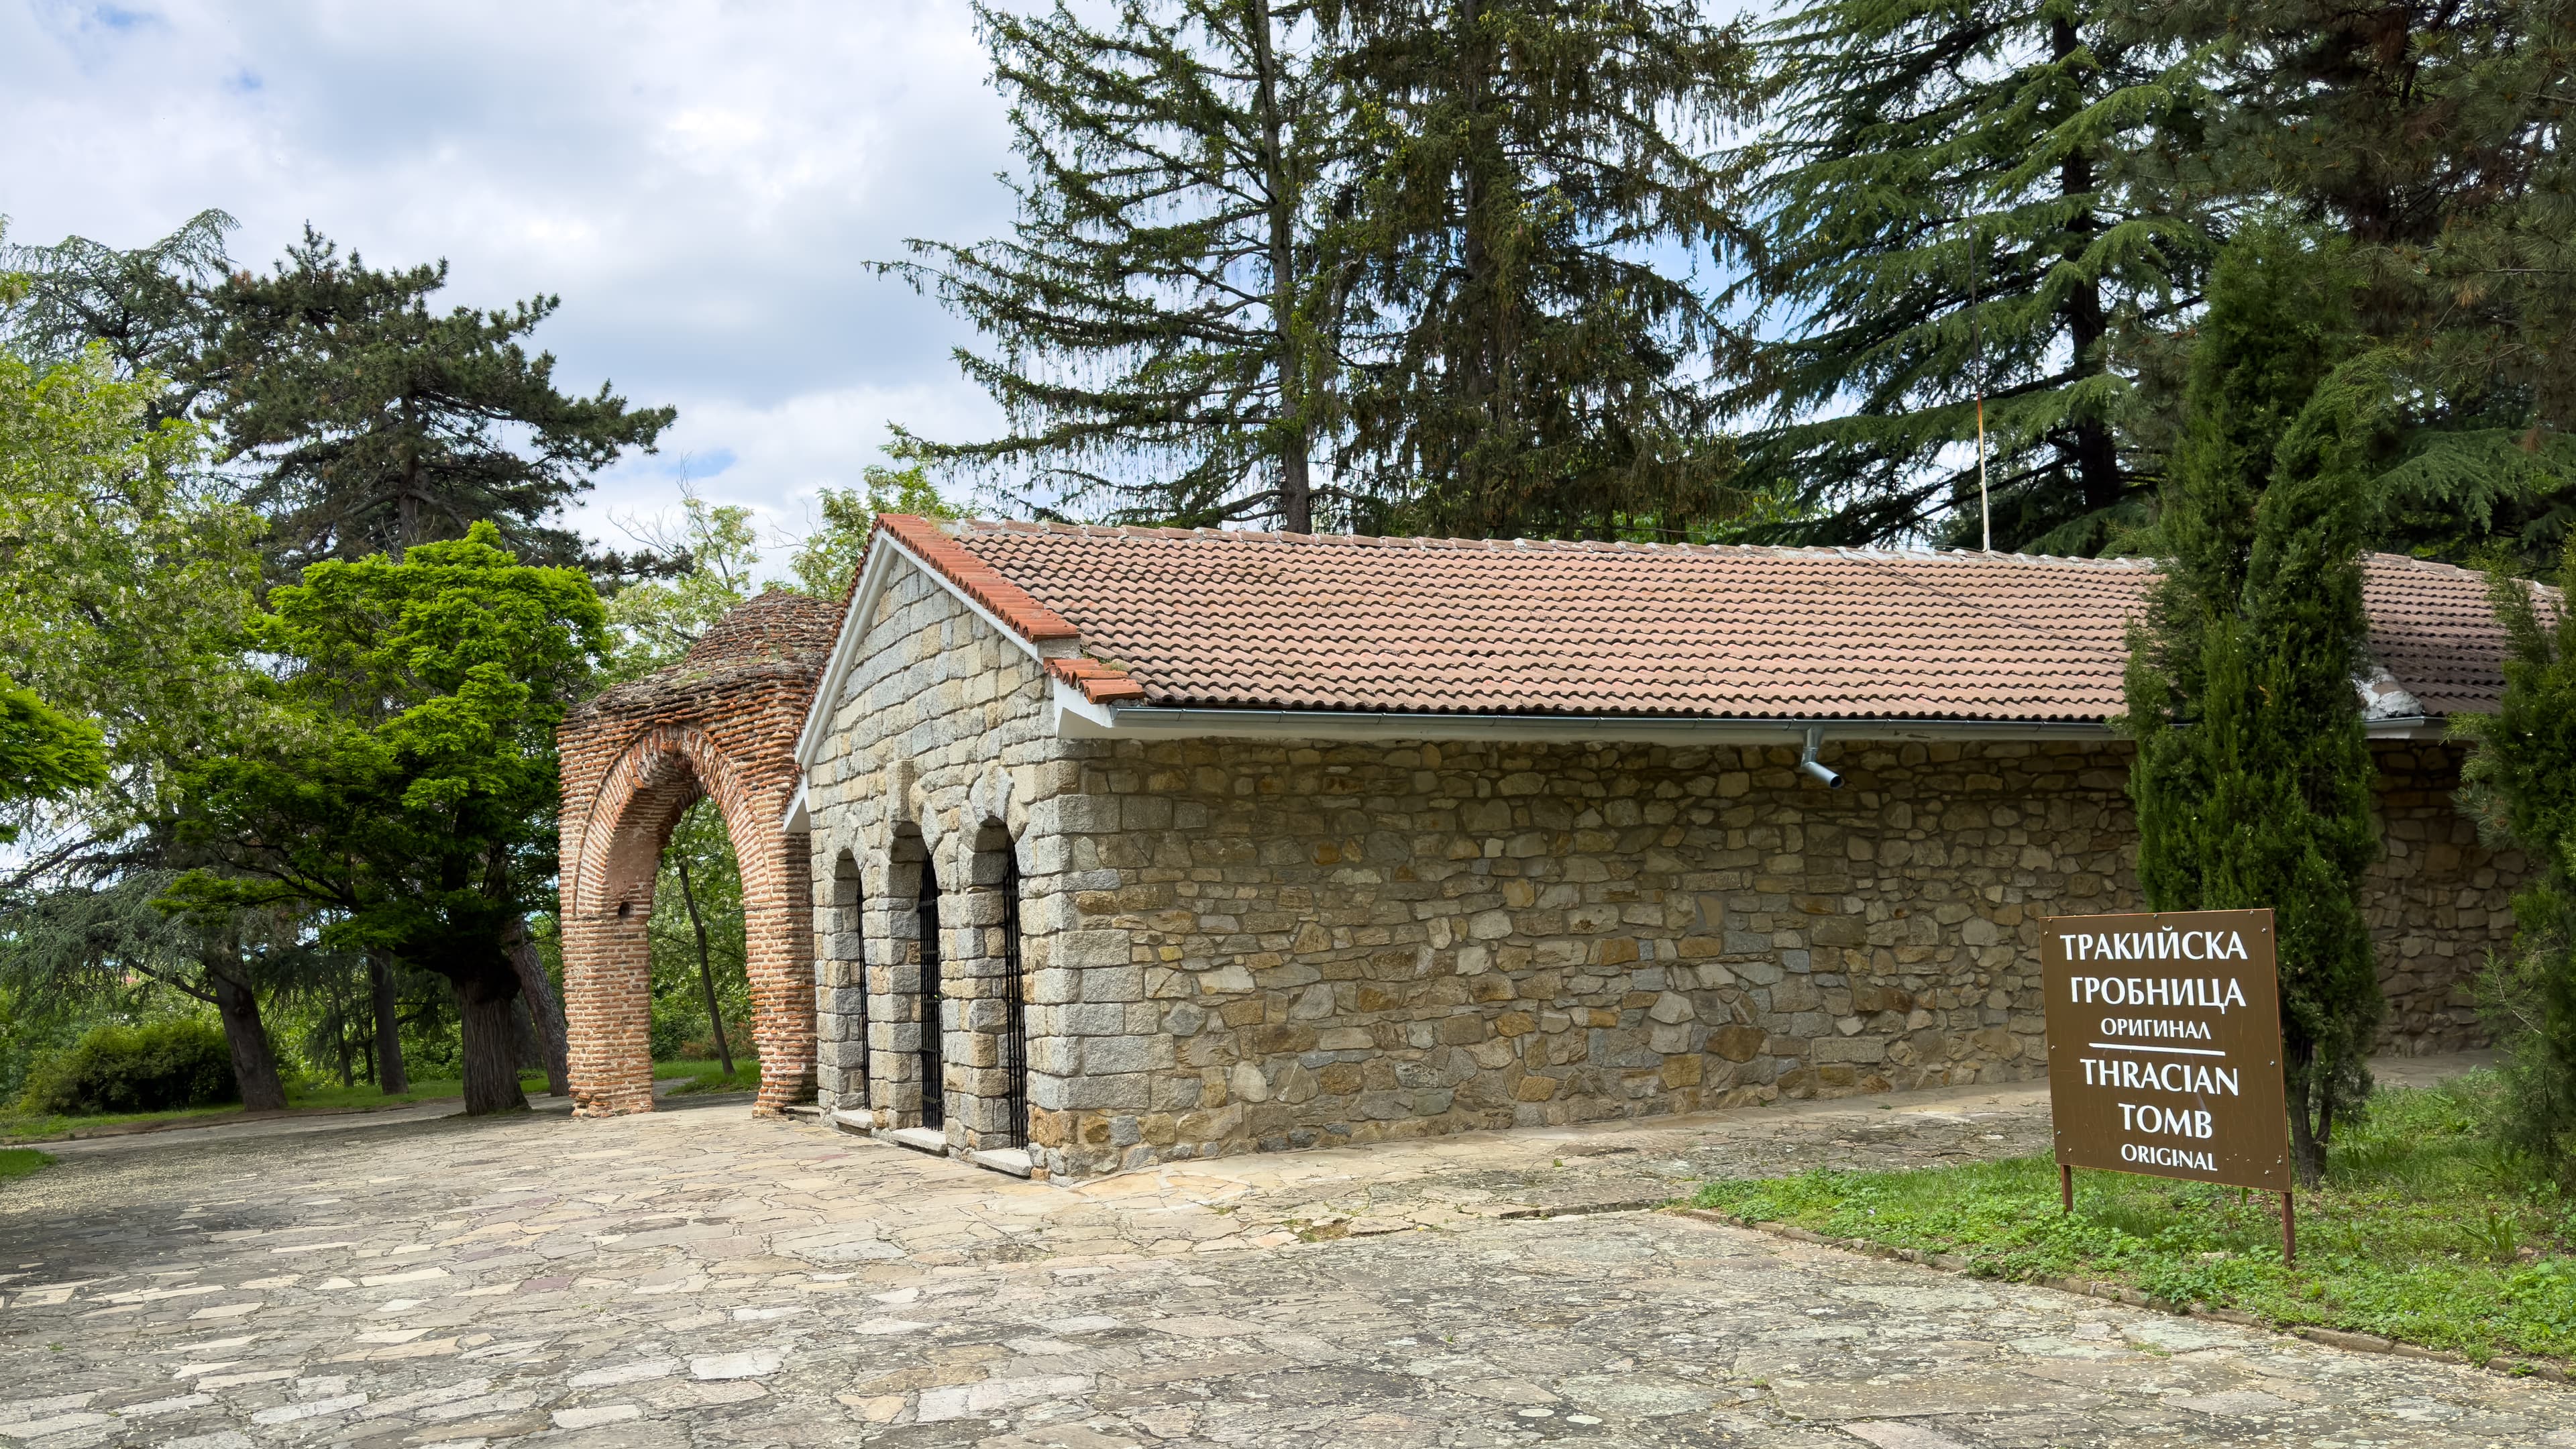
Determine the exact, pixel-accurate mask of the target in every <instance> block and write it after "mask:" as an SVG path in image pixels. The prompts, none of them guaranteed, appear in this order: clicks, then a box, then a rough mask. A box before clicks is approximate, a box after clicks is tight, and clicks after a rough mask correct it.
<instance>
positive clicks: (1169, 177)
mask: <svg viewBox="0 0 2576 1449" xmlns="http://www.w3.org/2000/svg"><path fill="white" fill-rule="evenodd" d="M1310 8H1311V7H1310V5H1309V3H1308V0H1118V3H1117V4H1116V5H1115V6H1114V7H1111V8H1109V9H1108V10H1107V12H1106V13H1105V14H1103V15H1101V16H1100V17H1099V19H1098V21H1097V22H1096V23H1095V21H1094V20H1093V19H1092V18H1090V17H1088V16H1086V15H1083V14H1078V13H1077V12H1076V11H1075V10H1074V9H1073V8H1072V7H1070V6H1067V5H1064V4H1061V3H1060V4H1058V5H1057V6H1056V7H1055V8H1054V9H1052V10H1049V11H1045V12H1041V13H1036V14H1021V13H1017V12H1016V11H1014V10H1012V9H1006V8H1004V7H1002V6H999V5H991V4H978V5H977V6H976V7H975V14H976V19H977V22H978V24H979V25H980V27H981V28H982V31H983V35H984V39H985V43H986V45H987V47H988V48H989V49H990V50H991V52H992V56H993V71H994V81H995V83H996V85H998V86H999V87H1000V88H1001V89H1002V90H1003V92H1004V93H1005V94H1006V95H1007V96H1008V97H1009V98H1010V101H1011V124H1012V128H1013V130H1014V131H1015V133H1016V138H1017V144H1016V149H1017V150H1018V152H1019V154H1020V157H1021V161H1022V163H1023V165H1024V166H1025V167H1026V169H1027V174H1026V177H1025V179H1024V180H1021V181H1018V182H1014V183H1009V184H1011V185H1012V187H1013V190H1014V192H1015V193H1016V195H1017V196H1018V198H1019V218H1018V220H1017V222H1016V223H1015V224H1014V226H1013V229H1012V234H1011V235H1010V236H1008V237H1003V238H995V239H992V240H989V241H985V242H980V243H976V244H974V245H971V246H957V245H952V244H950V243H946V242H938V241H922V240H916V241H913V242H911V243H910V246H911V248H912V251H913V253H914V255H915V256H916V257H917V258H919V260H917V261H914V262H906V263H895V264H889V265H887V266H885V268H884V269H885V270H887V271H890V272H893V273H895V274H897V275H900V276H903V277H905V278H908V279H909V280H910V281H912V283H913V284H914V285H915V286H916V287H919V288H922V289H924V290H926V291H928V292H930V293H932V294H933V295H935V296H937V297H938V298H939V299H940V301H941V302H943V303H944V304H946V305H947V306H948V307H949V308H950V309H951V310H953V311H955V312H958V313H960V314H961V315H963V316H965V317H966V318H968V319H969V320H970V321H972V322H973V323H974V324H975V326H976V327H977V329H978V330H979V331H981V332H982V333H983V334H984V335H985V336H986V337H988V338H990V339H991V341H992V344H993V350H992V351H990V352H989V353H978V352H975V351H972V350H968V349H962V348H961V349H959V350H958V352H957V354H956V356H957V361H958V364H959V366H961V367H962V368H964V369H965V372H966V375H967V376H968V377H969V378H971V379H973V380H974V381H975V382H976V383H978V384H980V385H981V386H982V387H983V388H984V389H985V390H986V391H988V392H990V393H991V394H992V395H993V397H994V399H995V400H996V401H998V402H999V403H1001V405H1002V408H1003V411H1004V413H1005V415H1006V416H1007V418H1008V419H1009V424H1010V432H1009V433H1008V434H1007V435H1005V436H1003V437H1001V438H998V439H994V440H992V441H989V442H984V443H974V444H958V443H945V442H936V441H930V440H922V439H910V438H907V442H908V444H909V446H910V448H911V450H912V451H913V452H914V453H915V454H916V455H917V456H918V457H920V458H922V459H925V460H927V461H929V462H931V463H934V464H937V465H941V466H945V467H970V468H983V469H987V470H990V471H993V472H995V473H997V474H998V475H999V476H1000V477H1002V478H1003V479H1004V480H1006V481H1008V482H1010V483H1014V484H1018V485H1021V486H1024V487H1027V488H1030V489H1033V490H1034V491H1035V492H1036V493H1038V494H1040V495H1041V496H1045V497H1051V498H1054V499H1060V500H1063V501H1065V502H1068V503H1097V504H1100V505H1104V506H1105V507H1106V508H1107V509H1108V511H1109V513H1110V515H1111V516H1112V517H1115V518H1120V519H1133V520H1139V521H1149V522H1164V521H1169V522H1176V523H1182V524H1191V525H1200V524H1215V523H1221V522H1231V521H1235V520H1244V519H1253V520H1275V521H1277V522H1278V523H1279V524H1280V525H1281V526H1283V527H1286V528H1289V529H1294V530H1301V531H1302V530H1304V529H1306V528H1308V527H1310V526H1311V525H1312V523H1313V520H1314V519H1315V517H1316V509H1317V506H1318V502H1319V494H1318V488H1319V481H1318V478H1317V467H1316V463H1317V457H1318V454H1319V452H1320V451H1321V448H1322V445H1323V444H1324V443H1325V442H1326V441H1327V440H1328V439H1329V438H1330V437H1331V435H1332V429H1333V427H1334V424H1335V420H1336V419H1335V403H1334V396H1335V383H1336V376H1335V358H1334V354H1333V348H1332V338H1333V334H1334V330H1335V325H1336V313H1337V311H1338V308H1339V306H1340V293H1339V291H1338V290H1337V287H1338V281H1337V275H1336V273H1335V271H1334V269H1333V266H1332V264H1331V261H1330V259H1329V258H1328V257H1327V256H1326V255H1325V254H1324V253H1323V251H1322V250H1321V246H1320V243H1319V239H1318V233H1317V225H1316V220H1317V218H1316V212H1317V200H1316V194H1315V193H1316V188H1317V187H1318V186H1320V185H1322V184H1324V183H1325V181H1326V179H1327V178H1326V176H1325V172H1326V170H1327V168H1328V167H1329V164H1330V161H1331V154H1332V153H1331V146H1332V142H1333V131H1332V123H1333V118H1332V117H1331V116H1330V115H1329V114H1327V113H1326V108H1325V104H1324V98H1323V96H1322V95H1321V93H1320V90H1319V85H1320V78H1319V76H1318V74H1317V71H1316V66H1315V63H1314V56H1313V52H1312V36H1311V28H1310V27H1309V26H1308V25H1307V24H1306V23H1305V21H1306V16H1307V14H1308V11H1309V10H1310Z"/></svg>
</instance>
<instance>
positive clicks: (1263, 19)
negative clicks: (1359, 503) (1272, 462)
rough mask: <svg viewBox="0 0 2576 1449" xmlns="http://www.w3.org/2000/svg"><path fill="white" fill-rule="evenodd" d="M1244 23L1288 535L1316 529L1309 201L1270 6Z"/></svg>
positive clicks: (1258, 2)
mask: <svg viewBox="0 0 2576 1449" xmlns="http://www.w3.org/2000/svg"><path fill="white" fill-rule="evenodd" d="M1245 24H1246V27H1247V28H1248V29H1250V30H1251V32H1252V36H1251V39H1252V48H1253V58H1254V61H1255V63H1256V64H1257V65H1258V66H1259V68H1260V76H1259V79H1258V81H1257V82H1256V85H1257V90H1258V97H1259V100H1258V104H1259V106H1260V108H1261V169H1262V186H1263V189H1264V190H1265V191H1266V192H1267V193H1268V197H1267V200H1268V203H1269V210H1270V218H1269V219H1270V332H1271V336H1272V337H1273V338H1274V339H1275V345H1276V346H1277V347H1278V349H1279V423H1280V428H1279V431H1280V435H1281V440H1280V445H1279V446H1280V453H1279V526H1280V527H1281V528H1282V529H1285V530H1286V531H1288V532H1290V533H1312V532H1314V531H1315V510H1314V492H1315V490H1314V483H1313V480H1312V476H1311V462H1310V459H1309V451H1310V449H1311V448H1312V447H1313V439H1314V428H1313V426H1312V425H1311V424H1310V423H1308V422H1307V419H1306V358H1305V353H1304V345H1305V344H1304V340H1303V336H1302V330H1301V329H1300V328H1299V326H1298V323H1297V294H1298V291H1299V288H1298V280H1299V279H1298V276H1297V241H1296V237H1297V232H1296V227H1297V221H1298V217H1299V214H1300V213H1301V212H1302V211H1303V210H1304V198H1303V197H1302V196H1300V195H1299V194H1298V192H1299V190H1300V188H1299V186H1298V184H1297V180H1296V178H1294V177H1292V176H1290V175H1289V174H1288V153H1287V147H1286V145H1285V144H1284V141H1283V138H1282V134H1281V133H1282V132H1283V131H1284V130H1285V129H1286V125H1285V118H1284V117H1282V116H1281V115H1280V112H1279V75H1278V72H1279V65H1278V56H1277V53H1276V50H1275V48H1274V47H1273V46H1272V44H1271V39H1272V36H1271V17H1270V0H1250V4H1249V6H1248V8H1247V14H1246V16H1245Z"/></svg>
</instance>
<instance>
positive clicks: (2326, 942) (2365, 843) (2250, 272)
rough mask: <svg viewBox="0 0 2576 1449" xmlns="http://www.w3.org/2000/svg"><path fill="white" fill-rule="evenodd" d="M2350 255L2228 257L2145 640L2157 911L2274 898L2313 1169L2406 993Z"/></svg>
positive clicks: (2146, 807)
mask: <svg viewBox="0 0 2576 1449" xmlns="http://www.w3.org/2000/svg"><path fill="white" fill-rule="evenodd" d="M2337 275H2338V269H2337V268H2335V267H2334V266H2333V265H2332V263H2331V260H2330V259H2329V258H2325V257H2321V256H2319V255H2318V254H2317V253H2316V252H2315V251H2313V250H2311V249H2308V248H2305V247H2301V246H2299V245H2296V244H2295V243H2294V242H2293V241H2292V240H2291V239H2289V238H2288V237H2287V236H2286V235H2284V234H2282V233H2278V232H2275V231H2272V230H2269V229H2263V230H2258V231H2256V232H2254V233H2251V234H2249V236H2248V237H2247V238H2245V239H2244V240H2242V241H2240V242H2239V243H2238V244H2236V245H2235V246H2232V247H2231V248H2230V249H2229V250H2228V251H2227V252H2226V253H2225V254H2224V255H2223V256H2222V257H2221V258H2220V260H2219V262H2218V265H2217V270H2216V273H2215V275H2214V276H2213V277H2212V279H2211V283H2210V299H2209V310H2208V313H2207V315H2206V316H2205V317H2204V319H2203V320H2202V323H2201V327H2200V337H2199V341H2198V345H2197V346H2196V348H2195V349H2194V351H2193V353H2192V359H2191V377H2190V382H2189V385H2188V388H2187V390H2186V394H2185V409H2186V415H2185V423H2184V429H2185V430H2184V434H2183V437H2182V440H2181V442H2180V444H2179V445H2178V446H2177V448H2176V449H2175V453H2174V459H2173V467H2172V474H2171V477H2170V478H2169V480H2168V481H2167V483H2166V485H2165V489H2164V493H2163V502H2162V515H2161V517H2160V519H2159V521H2158V525H2157V527H2158V532H2159V534H2160V535H2161V537H2160V540H2159V542H2160V545H2161V550H2162V552H2163V553H2164V555H2165V557H2166V564H2165V571H2164V576H2163V579H2162V580H2161V582H2160V583H2159V585H2158V588H2157V591H2156V593H2155V596H2154V598H2153V601H2152V605H2151V609H2150V613H2149V618H2148V622H2147V625H2146V627H2145V629H2144V630H2143V631H2142V632H2141V633H2140V635H2139V636H2138V637H2137V638H2135V639H2134V640H2133V641H2132V648H2131V655H2130V661H2129V670H2128V679H2127V693H2128V720H2127V727H2128V729H2129V731H2130V732H2131V734H2132V736H2133V737H2134V738H2135V739H2136V740H2137V744H2138V753H2137V758H2136V761H2135V764H2134V766H2133V769H2132V772H2131V776H2130V782H2129V793H2130V796H2131V798H2132V799H2133V800H2134V801H2135V803H2136V805H2137V811H2138V835H2139V842H2138V881H2139V885H2140V886H2141V887H2142V888H2143V890H2144V892H2145V894H2146V898H2147V903H2148V905H2149V906H2151V907H2152V908H2154V909H2156V910H2223V909H2242V908H2251V907H2262V906H2268V907H2270V908H2271V909H2272V910H2273V911H2274V912H2275V920H2276V923H2277V929H2278V937H2277V947H2278V952H2279V960H2280V971H2281V1030H2282V1038H2283V1041H2282V1046H2283V1056H2284V1061H2283V1066H2284V1069H2285V1075H2286V1077H2287V1080H2288V1086H2289V1098H2290V1129H2291V1141H2292V1145H2293V1147H2294V1149H2295V1151H2296V1154H2297V1168H2298V1173H2299V1177H2300V1179H2301V1181H2303V1182H2305V1183H2307V1184H2309V1185H2311V1186H2313V1185H2314V1184H2315V1183H2316V1182H2317V1181H2318V1180H2319V1178H2320V1175H2321V1174H2322V1173H2323V1171H2324V1166H2325V1151H2326V1147H2327V1145H2328V1143H2329V1142H2330V1141H2331V1140H2332V1138H2333V1132H2334V1124H2335V1119H2336V1118H2337V1116H2338V1115H2340V1114H2343V1113H2345V1112H2348V1111H2349V1110H2350V1109H2351V1108H2352V1107H2353V1106H2354V1105H2356V1104H2357V1103H2358V1102H2359V1101H2360V1099H2361V1098H2362V1097H2363V1096H2364V1095H2366V1094H2367V1093H2368V1091H2369V1088H2370V1076H2369V1072H2368V1070H2367V1068H2366V1066H2365V1064H2364V1063H2365V1059H2366V1057H2367V1055H2368V1053H2369V1050H2370V1047H2371V1044H2372V1042H2373V1040H2374V1038H2375V1036H2376V1034H2377V1028H2378V1024H2379V1019H2380V1016H2381V1014H2382V1011H2383V1004H2382V1001H2381V997H2380V992H2379V979H2378V973H2377V970H2376V968H2375V965H2374V963H2373V959H2372V949H2371V938H2370V930H2369V926H2368V924H2367V922H2366V921H2365V920H2364V919H2363V917H2362V913H2361V906H2360V901H2359V893H2358V888H2359V884H2360V877H2361V873H2362V871H2363V870H2364V868H2365V867H2367V866H2368V865H2369V863H2370V862H2371V860H2372V859H2373V858H2374V857H2375V856H2376V854H2377V847H2378V837H2377V834H2376V832H2375V831H2374V829H2373V828H2372V825H2371V820H2370V784H2371V777H2372V766H2371V760H2370V748H2369V741H2368V739H2367V737H2366V736H2365V735H2364V733H2363V729H2362V719H2361V707H2360V702H2359V696H2358V694H2357V692H2356V691H2355V689H2354V686H2353V680H2354V678H2355V677H2356V675H2357V673H2358V672H2359V666H2360V665H2361V664H2362V662H2363V657H2364V656H2363V646H2364V620H2363V615H2362V608H2361V570H2360V564H2359V559H2358V554H2359V550H2360V547H2361V542H2362V536H2363V531H2364V529H2365V527H2366V525H2367V522H2368V517H2369V502H2368V485H2369V479H2370V476H2371V472H2372V470H2373V468H2374V467H2376V466H2378V464H2379V463H2380V461H2381V458H2380V454H2381V453H2382V452H2383V451H2384V450H2385V448H2386V447H2387V446H2388V443H2389V440H2390V436H2391V425H2390V424H2391V420H2390V418H2389V416H2388V414H2387V411H2386V408H2385V405H2384V403H2383V402H2381V401H2379V400H2380V399H2383V398H2384V397H2385V396H2386V381H2385V379H2384V378H2381V377H2376V376H2373V375H2371V368H2370V366H2369V364H2368V362H2367V360H2362V361H2355V362H2348V363H2346V364H2345V365H2344V366H2343V367H2342V368H2340V369H2338V368H2336V367H2335V361H2336V358H2337V357H2338V355H2339V354H2340V353H2342V352H2343V351H2344V350H2345V349H2346V347H2347V346H2348V343H2349V335H2348V332H2347V331H2346V329H2345V326H2344V325H2343V323H2342V317H2343V312H2344V298H2343V296H2342V294H2341V291H2340V289H2339V287H2338V286H2337V285H2336V283H2335V280H2334V279H2335V278H2336V277H2337Z"/></svg>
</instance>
